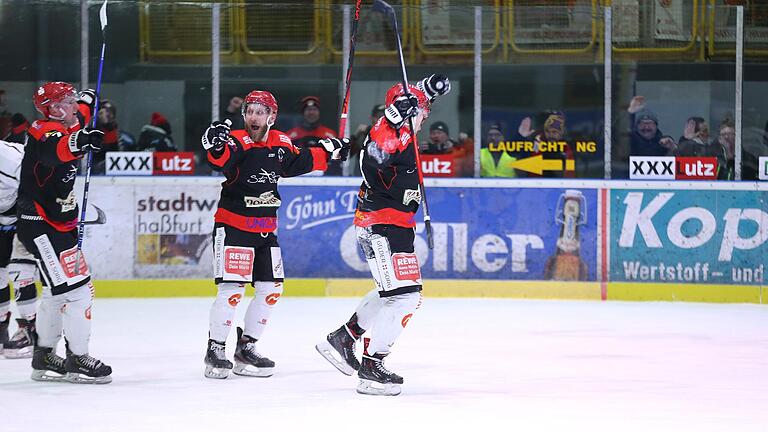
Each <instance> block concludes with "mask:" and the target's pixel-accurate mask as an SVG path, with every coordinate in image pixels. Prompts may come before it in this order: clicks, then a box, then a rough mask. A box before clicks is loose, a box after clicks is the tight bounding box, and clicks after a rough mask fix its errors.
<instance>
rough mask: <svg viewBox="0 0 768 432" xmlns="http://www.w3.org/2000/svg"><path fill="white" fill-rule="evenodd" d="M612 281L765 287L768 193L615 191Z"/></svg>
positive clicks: (612, 224)
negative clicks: (759, 285)
mask: <svg viewBox="0 0 768 432" xmlns="http://www.w3.org/2000/svg"><path fill="white" fill-rule="evenodd" d="M610 219H611V220H610V226H611V228H610V233H611V234H610V235H611V250H610V272H611V273H610V280H612V281H625V282H668V283H669V282H673V283H680V282H690V283H711V284H744V285H749V284H762V283H763V281H764V280H765V276H764V272H765V268H766V267H767V266H768V244H766V241H768V192H765V191H749V190H666V191H663V190H612V191H611V211H610Z"/></svg>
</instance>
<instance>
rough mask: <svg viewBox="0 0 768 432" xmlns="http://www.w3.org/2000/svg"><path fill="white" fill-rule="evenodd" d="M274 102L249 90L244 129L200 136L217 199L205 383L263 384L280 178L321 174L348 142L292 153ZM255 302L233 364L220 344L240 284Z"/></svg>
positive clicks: (276, 263) (277, 280) (275, 292)
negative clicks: (262, 347)
mask: <svg viewBox="0 0 768 432" xmlns="http://www.w3.org/2000/svg"><path fill="white" fill-rule="evenodd" d="M277 111H278V106H277V101H276V100H275V97H274V96H273V95H272V94H271V93H270V92H267V91H258V90H257V91H252V92H250V93H249V94H248V95H247V96H246V97H245V99H244V101H243V104H242V107H241V112H242V115H243V119H244V123H245V126H244V129H240V130H230V122H229V121H226V122H214V123H212V124H211V125H210V127H208V129H207V130H206V131H205V133H204V134H203V137H202V144H203V148H204V149H205V150H206V151H207V152H208V163H209V165H210V166H211V167H212V168H213V169H214V170H216V171H221V172H223V173H224V175H225V176H226V180H225V181H224V182H223V183H222V184H221V197H220V199H219V205H218V209H217V211H216V214H215V216H214V220H215V223H214V232H213V243H214V246H213V248H214V250H213V256H214V280H215V282H216V285H217V287H218V294H217V296H216V300H215V301H214V303H213V305H212V306H211V311H210V318H209V340H208V349H207V352H206V356H205V365H206V367H205V376H206V377H208V378H218V379H222V378H226V377H227V376H229V372H230V370H232V371H233V372H234V373H235V374H237V375H244V376H257V377H268V376H271V375H272V374H273V373H274V367H275V363H274V362H273V361H272V360H270V359H268V358H266V357H264V356H262V355H261V354H259V353H258V352H257V351H256V341H258V339H259V338H260V337H261V335H262V333H263V332H264V328H265V326H266V324H267V320H268V319H269V316H270V314H271V312H272V308H273V307H274V305H275V303H277V300H278V299H279V298H280V295H281V294H282V292H283V278H284V271H283V260H282V256H281V252H280V245H279V244H278V241H277V236H276V234H275V230H276V229H277V210H278V208H279V207H280V203H281V202H280V193H279V192H278V190H277V182H278V180H279V179H280V178H281V177H293V176H298V175H301V174H306V173H308V172H310V171H313V170H321V171H324V170H325V169H326V168H327V167H328V159H329V156H330V159H333V160H339V161H340V160H344V159H346V155H347V153H348V151H349V140H347V139H345V140H339V139H337V138H328V139H322V140H319V141H318V143H317V146H316V147H305V148H298V147H296V146H294V145H293V143H292V142H291V139H290V138H288V136H287V135H286V134H284V133H283V132H280V131H278V130H275V129H272V126H273V125H274V124H275V120H276V119H277ZM247 283H250V284H252V285H253V287H254V290H255V295H254V297H253V299H251V302H250V304H249V305H248V310H247V311H246V313H245V320H244V321H245V322H244V326H243V328H242V329H241V328H239V327H238V329H237V348H236V350H235V365H234V369H233V365H232V362H230V361H229V360H227V358H226V356H225V353H224V351H225V343H226V340H227V337H228V336H229V332H230V329H231V326H232V320H233V319H234V317H235V310H236V308H237V305H238V304H239V303H240V301H241V300H242V298H243V294H244V293H245V284H247Z"/></svg>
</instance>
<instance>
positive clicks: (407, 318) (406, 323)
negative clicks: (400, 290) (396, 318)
mask: <svg viewBox="0 0 768 432" xmlns="http://www.w3.org/2000/svg"><path fill="white" fill-rule="evenodd" d="M412 316H413V314H412V313H409V314H408V315H406V316H404V317H403V320H402V321H400V324H402V325H403V327H405V326H407V325H408V321H410V320H411V317H412Z"/></svg>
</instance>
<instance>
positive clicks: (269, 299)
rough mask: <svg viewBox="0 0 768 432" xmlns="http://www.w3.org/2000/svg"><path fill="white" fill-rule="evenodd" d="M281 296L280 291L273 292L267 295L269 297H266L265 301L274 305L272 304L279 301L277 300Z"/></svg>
mask: <svg viewBox="0 0 768 432" xmlns="http://www.w3.org/2000/svg"><path fill="white" fill-rule="evenodd" d="M279 298H280V293H272V294H270V295H268V296H267V297H266V298H265V299H264V301H265V302H266V303H267V304H268V305H270V306H272V305H274V304H275V303H277V300H278V299H279Z"/></svg>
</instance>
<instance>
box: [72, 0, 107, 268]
mask: <svg viewBox="0 0 768 432" xmlns="http://www.w3.org/2000/svg"><path fill="white" fill-rule="evenodd" d="M99 22H100V23H101V58H100V59H99V77H98V79H97V80H96V101H95V103H94V105H93V120H92V127H94V128H95V127H96V120H97V119H98V117H99V99H100V95H101V77H102V74H103V72H104V52H105V51H106V50H107V30H106V28H107V0H104V4H103V5H101V9H99ZM92 165H93V152H92V151H90V150H89V151H88V162H87V163H86V165H85V185H84V186H83V205H82V207H81V208H80V221H79V223H78V227H77V228H78V229H77V257H76V259H75V263H76V264H75V274H78V275H79V274H80V270H81V269H80V257H81V255H82V251H83V237H84V235H85V209H86V208H87V207H88V187H89V186H90V184H91V166H92Z"/></svg>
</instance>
